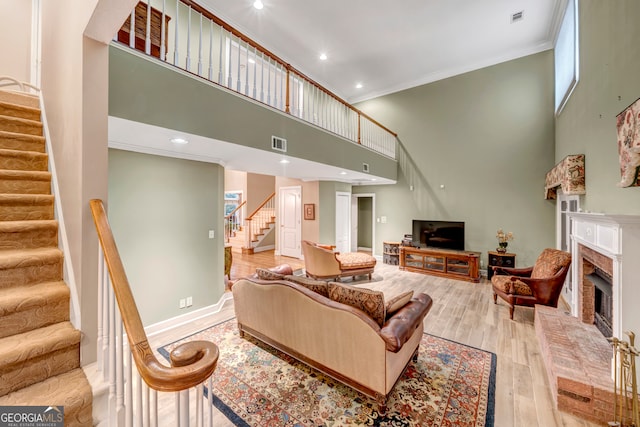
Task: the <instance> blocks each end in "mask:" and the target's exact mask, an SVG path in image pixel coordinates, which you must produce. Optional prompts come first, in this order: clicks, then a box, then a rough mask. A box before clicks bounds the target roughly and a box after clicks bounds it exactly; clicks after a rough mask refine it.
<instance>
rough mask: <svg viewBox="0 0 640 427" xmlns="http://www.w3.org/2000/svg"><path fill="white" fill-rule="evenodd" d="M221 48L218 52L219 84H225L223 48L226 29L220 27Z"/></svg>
mask: <svg viewBox="0 0 640 427" xmlns="http://www.w3.org/2000/svg"><path fill="white" fill-rule="evenodd" d="M219 37H220V48H219V52H218V84H220V85H223V84H224V63H223V61H222V50H223V49H222V47H223V43H224V28H222V25H221V26H220V36H219Z"/></svg>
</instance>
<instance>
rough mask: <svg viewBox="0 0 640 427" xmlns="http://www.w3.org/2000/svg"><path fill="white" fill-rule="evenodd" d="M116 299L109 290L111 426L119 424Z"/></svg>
mask: <svg viewBox="0 0 640 427" xmlns="http://www.w3.org/2000/svg"><path fill="white" fill-rule="evenodd" d="M109 288H111V287H109ZM116 309H117V308H116V304H115V297H114V294H113V292H112V291H111V289H109V359H108V360H109V400H108V401H109V415H110V420H111V425H114V426H115V425H118V424H117V414H118V413H117V407H116V345H115V342H116V333H115V331H116V324H115V321H116V316H115V310H116Z"/></svg>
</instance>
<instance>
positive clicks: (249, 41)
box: [180, 0, 398, 138]
mask: <svg viewBox="0 0 640 427" xmlns="http://www.w3.org/2000/svg"><path fill="white" fill-rule="evenodd" d="M180 2H182V3H183V4H185V5H187V6H190V7H191V9H192V10H194V11H196V12H198V13H200V14H202V16H204V17H205V18H209V19H211V20H212V21H213V22H215V23H216V24H218V25H220V26H221V27H222V28H224V29H225V30H227V31H228V32H230V33H231V34H233V35H234V36H236V37H238V38H239V39H241V40H242V41H244V42H245V43H247V44H248V45H250V46H252V47H253V48H255V49H256V50H258V51H260V52H261V53H263V54H265V55H267V56H269V57H271V58H272V59H273V60H274V61H276V62H278V63H279V64H280V65H282V66H283V67H284V68H285V69H286V70H287V73H289V72H293V73H295V74H297V75H298V76H299V77H302V78H303V79H305V80H306V81H308V82H309V83H311V84H312V85H314V86H315V87H317V88H318V89H320V90H321V91H322V92H324V93H326V94H327V95H329V96H330V97H332V98H333V99H335V100H336V101H338V102H340V103H341V104H344V105H346V106H347V107H348V108H350V109H351V110H352V111H354V112H356V113H358V114H359V115H360V116H361V117H365V118H366V119H367V120H369V121H370V122H372V123H374V124H375V125H376V126H378V127H380V128H382V129H384V130H385V131H387V132H389V133H390V134H392V135H393V136H395V137H396V138H397V137H398V134H397V133H395V132H393V131H392V130H390V129H388V128H387V127H386V126H383V125H382V124H380V123H379V122H378V121H376V120H375V119H373V118H372V117H370V116H369V115H367V114H366V113H364V112H362V111H360V110H359V109H357V108H356V107H354V106H353V105H351V104H349V103H348V102H347V101H345V100H344V99H342V98H340V97H339V96H338V95H336V94H334V93H333V92H331V91H330V90H329V89H325V88H324V87H323V86H322V85H320V84H319V83H317V82H316V81H315V80H313V79H311V78H310V77H308V76H307V75H305V74H304V73H303V72H302V71H299V70H298V69H296V68H295V67H293V66H292V65H291V64H289V63H288V62H286V61H284V60H282V59H280V57H278V56H277V55H276V54H274V53H272V52H271V51H270V50H268V49H267V48H265V47H263V46H262V45H260V44H259V43H258V42H256V41H254V40H253V39H252V38H251V37H248V36H246V35H244V34H243V33H241V32H240V31H238V30H236V29H235V28H233V27H232V26H231V25H229V24H227V23H226V22H224V21H223V20H222V19H220V18H218V17H217V16H215V15H214V14H213V13H211V12H209V11H208V10H207V9H205V8H204V7H202V6H200V5H199V4H198V3H196V2H195V1H193V0H180ZM288 82H289V79H287V100H288V99H289V86H288ZM287 113H290V111H287Z"/></svg>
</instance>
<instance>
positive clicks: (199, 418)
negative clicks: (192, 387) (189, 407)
mask: <svg viewBox="0 0 640 427" xmlns="http://www.w3.org/2000/svg"><path fill="white" fill-rule="evenodd" d="M203 387H204V384H198V385H197V386H196V426H197V427H202V424H203V421H204V420H203V416H204V412H203V407H202V401H203V400H204V398H203V395H202V388H203Z"/></svg>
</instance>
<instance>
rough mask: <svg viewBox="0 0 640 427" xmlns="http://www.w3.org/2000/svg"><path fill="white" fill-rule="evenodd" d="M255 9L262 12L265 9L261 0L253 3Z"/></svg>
mask: <svg viewBox="0 0 640 427" xmlns="http://www.w3.org/2000/svg"><path fill="white" fill-rule="evenodd" d="M253 7H255V8H256V9H258V10H260V9H262V8H263V7H264V4H262V1H261V0H256V1H254V2H253Z"/></svg>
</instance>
